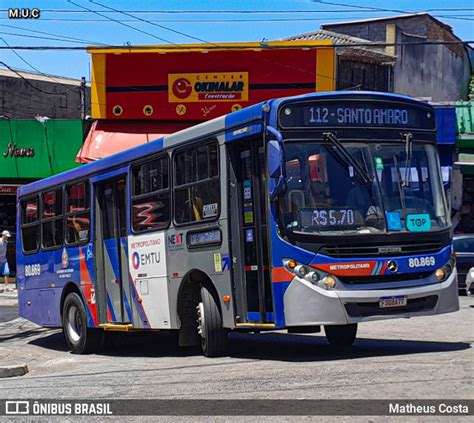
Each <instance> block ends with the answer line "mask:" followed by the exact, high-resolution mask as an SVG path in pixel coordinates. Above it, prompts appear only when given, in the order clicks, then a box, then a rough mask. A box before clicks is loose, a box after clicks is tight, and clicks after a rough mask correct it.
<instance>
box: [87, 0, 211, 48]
mask: <svg viewBox="0 0 474 423" xmlns="http://www.w3.org/2000/svg"><path fill="white" fill-rule="evenodd" d="M89 2H90V3H93V4H96V5H98V6H102V7H106V8H107V9H110V10H112V11H114V12H118V13H120V14H122V15H125V16H129V17H132V18H137V19H138V20H140V21H142V22H145V23H148V24H149V25H153V26H156V27H158V28H161V29H164V30H166V31H170V32H173V33H175V34H178V35H183V36H185V37H187V38H189V39H191V40H195V41H200V42H202V43H206V44H209V41H206V40H203V39H202V38H199V37H195V36H193V35H189V34H186V33H185V32H181V31H177V30H176V29H173V28H169V27H167V26H165V25H160V24H157V23H154V22H150V21H148V20H146V19H142V18H139V17H138V16H134V15H132V14H130V13H128V12H123V11H119V10H117V9H114V8H113V7H109V6H105V5H103V4H101V3H99V2H96V1H94V0H89Z"/></svg>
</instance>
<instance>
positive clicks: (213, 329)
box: [197, 286, 227, 357]
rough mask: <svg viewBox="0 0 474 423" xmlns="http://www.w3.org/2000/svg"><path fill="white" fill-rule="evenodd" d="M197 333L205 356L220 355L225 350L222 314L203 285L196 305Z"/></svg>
mask: <svg viewBox="0 0 474 423" xmlns="http://www.w3.org/2000/svg"><path fill="white" fill-rule="evenodd" d="M197 322H198V333H199V335H200V336H201V347H202V352H203V353H204V355H205V356H206V357H220V356H223V355H225V353H226V351H227V331H226V330H225V329H224V328H223V327H222V315H221V312H220V310H219V307H218V305H217V303H216V300H215V299H214V297H213V295H212V294H211V293H210V292H209V290H208V289H207V288H206V287H205V286H203V287H202V288H201V291H200V301H199V304H198V306H197Z"/></svg>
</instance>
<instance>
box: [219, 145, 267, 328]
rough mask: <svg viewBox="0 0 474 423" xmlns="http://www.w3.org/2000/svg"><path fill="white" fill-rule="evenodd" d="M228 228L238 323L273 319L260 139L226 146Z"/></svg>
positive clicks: (262, 156)
mask: <svg viewBox="0 0 474 423" xmlns="http://www.w3.org/2000/svg"><path fill="white" fill-rule="evenodd" d="M228 148H229V153H230V157H231V161H230V162H231V166H230V168H229V177H230V181H229V189H230V200H229V201H230V210H229V211H230V225H231V226H230V231H231V237H232V238H231V239H232V241H231V250H232V257H233V263H234V265H233V266H232V268H233V284H234V296H235V299H236V301H235V303H236V304H235V305H236V314H237V316H239V319H238V320H237V323H260V324H261V323H272V322H273V321H274V315H273V297H272V290H271V283H270V273H269V260H268V242H267V206H266V201H265V199H266V195H267V194H266V191H265V169H266V168H265V155H264V150H263V142H262V140H261V139H260V140H258V139H252V140H247V141H246V142H244V143H237V142H236V143H235V144H234V143H232V144H230V145H229V146H228Z"/></svg>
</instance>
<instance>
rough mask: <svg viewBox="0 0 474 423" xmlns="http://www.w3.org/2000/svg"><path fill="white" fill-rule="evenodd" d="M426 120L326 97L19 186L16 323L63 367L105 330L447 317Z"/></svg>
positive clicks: (338, 330) (275, 106) (342, 330)
mask: <svg viewBox="0 0 474 423" xmlns="http://www.w3.org/2000/svg"><path fill="white" fill-rule="evenodd" d="M435 142H436V126H435V119H434V111H433V108H432V107H431V106H430V105H428V104H426V103H424V102H420V101H416V100H414V99H412V98H409V97H405V96H400V95H394V94H383V93H372V92H327V93H314V94H308V95H304V96H298V97H289V98H281V99H274V100H270V101H266V102H263V103H260V104H257V105H254V106H251V107H248V108H246V109H242V110H239V111H237V112H234V113H231V114H229V115H226V116H222V117H219V118H217V119H214V120H211V121H208V122H205V123H202V124H200V125H197V126H195V127H192V128H189V129H186V130H183V131H180V132H177V133H175V134H171V135H167V136H164V137H162V138H159V139H156V140H154V141H152V142H150V143H148V144H144V145H141V146H138V147H135V148H132V149H129V150H127V151H124V152H121V153H118V154H115V155H113V156H110V157H108V158H104V159H102V160H98V161H96V162H94V163H91V164H87V165H84V166H81V167H79V168H76V169H73V170H70V171H68V172H65V173H62V174H60V175H56V176H52V177H50V178H47V179H43V180H41V181H37V182H34V183H31V184H29V185H26V186H23V187H21V189H20V190H19V194H18V219H17V221H18V227H17V234H18V235H17V269H18V276H17V278H18V287H19V309H20V314H21V316H22V317H24V318H26V319H29V320H31V321H33V322H35V323H37V324H39V325H42V326H44V327H62V328H63V332H64V336H65V340H66V342H67V344H68V347H69V348H70V349H71V350H72V352H73V353H89V352H93V351H95V350H97V349H98V348H99V347H100V346H101V345H102V343H103V341H104V339H105V337H106V334H107V332H109V331H135V330H164V329H168V330H175V331H179V336H178V339H179V344H180V345H181V346H194V345H201V347H202V350H203V353H204V354H205V355H206V356H220V355H223V354H225V353H226V347H227V335H228V333H229V332H230V331H247V332H260V331H264V330H283V329H286V330H287V331H288V332H290V333H317V332H319V331H320V330H321V326H324V331H325V335H326V338H327V340H328V342H329V343H330V344H332V345H333V346H335V347H348V346H350V345H352V343H353V342H354V340H355V338H356V332H357V325H358V324H359V323H361V322H366V321H373V320H379V319H390V318H398V317H405V318H408V317H415V316H427V315H435V314H442V313H449V312H453V311H456V310H458V309H459V302H458V293H457V282H456V270H455V266H454V258H453V254H452V245H451V244H452V242H451V235H450V217H449V214H448V212H447V206H446V199H445V195H444V191H443V184H442V180H441V176H440V166H439V159H438V155H437V151H436V145H435Z"/></svg>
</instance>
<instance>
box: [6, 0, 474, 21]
mask: <svg viewBox="0 0 474 423" xmlns="http://www.w3.org/2000/svg"><path fill="white" fill-rule="evenodd" d="M316 3H321V4H331V3H329V2H326V1H321V2H320V1H316ZM334 4H337V5H341V6H344V7H355V8H358V9H364V10H360V12H362V13H376V12H377V10H374V9H372V8H370V6H358V7H357V6H354V5H348V4H343V3H334ZM473 10H474V8H472V7H464V8H463V7H451V8H433V9H424V10H422V11H420V12H417V13H425V12H426V13H430V12H469V11H473ZM0 12H8V9H0ZM99 12H104V13H121V12H127V13H134V14H146V15H150V14H189V15H194V14H196V15H201V14H220V15H222V14H229V15H233V14H255V13H263V14H281V13H285V14H288V13H355V12H354V11H352V10H347V9H325V10H320V9H318V10H309V9H307V10H262V9H260V10H189V9H188V10H123V11H119V10H117V11H107V10H99ZM41 13H42V14H43V13H72V14H89V13H95V12H94V11H90V10H86V11H81V10H71V9H41ZM404 13H413V12H408V11H404ZM41 19H43V17H41Z"/></svg>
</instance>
